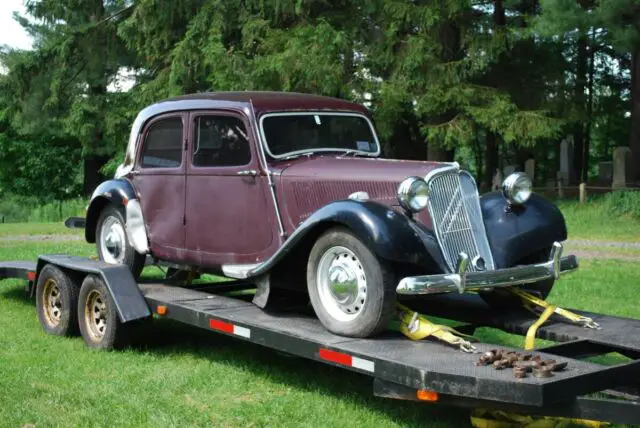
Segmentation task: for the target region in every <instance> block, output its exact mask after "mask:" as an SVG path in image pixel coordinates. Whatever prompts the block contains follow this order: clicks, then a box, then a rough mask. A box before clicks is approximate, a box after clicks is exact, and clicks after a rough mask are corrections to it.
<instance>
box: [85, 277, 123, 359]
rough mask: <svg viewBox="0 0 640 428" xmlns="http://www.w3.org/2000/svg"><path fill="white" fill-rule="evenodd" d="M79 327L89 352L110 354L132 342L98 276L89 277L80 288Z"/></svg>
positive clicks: (107, 291)
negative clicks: (113, 350) (93, 349)
mask: <svg viewBox="0 0 640 428" xmlns="http://www.w3.org/2000/svg"><path fill="white" fill-rule="evenodd" d="M78 324H79V326H80V333H81V334H82V337H83V339H84V343H86V345H87V346H88V347H89V348H95V349H106V350H109V349H114V348H122V347H124V346H125V345H126V344H127V343H128V342H129V334H128V326H127V325H125V324H122V323H121V322H120V319H119V318H118V311H117V310H116V305H115V302H114V300H113V298H112V297H111V293H110V292H109V290H108V289H107V286H106V285H105V283H104V281H103V280H102V278H100V277H99V276H97V275H87V277H86V278H85V279H84V281H83V282H82V286H81V287H80V295H79V297H78Z"/></svg>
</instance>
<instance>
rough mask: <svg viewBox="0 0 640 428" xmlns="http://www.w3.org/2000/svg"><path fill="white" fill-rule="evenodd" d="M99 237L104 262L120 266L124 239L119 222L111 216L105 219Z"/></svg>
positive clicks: (122, 259)
mask: <svg viewBox="0 0 640 428" xmlns="http://www.w3.org/2000/svg"><path fill="white" fill-rule="evenodd" d="M100 237H101V243H100V245H101V246H102V258H103V259H104V261H105V262H107V263H112V264H122V263H123V261H124V250H125V245H126V239H125V232H124V228H123V227H122V224H121V223H120V221H119V220H118V219H117V218H115V217H113V216H110V217H107V218H106V219H105V221H104V222H103V223H102V230H101V233H100Z"/></svg>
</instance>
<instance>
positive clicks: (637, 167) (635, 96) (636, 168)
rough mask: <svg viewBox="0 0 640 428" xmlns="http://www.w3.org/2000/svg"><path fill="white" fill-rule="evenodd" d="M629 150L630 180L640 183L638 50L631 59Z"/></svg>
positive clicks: (639, 56)
mask: <svg viewBox="0 0 640 428" xmlns="http://www.w3.org/2000/svg"><path fill="white" fill-rule="evenodd" d="M629 148H630V149H631V156H632V157H631V160H632V162H631V165H632V168H633V170H632V171H631V174H630V176H631V179H632V180H633V181H634V183H637V182H639V181H640V48H638V49H636V51H635V52H633V54H632V57H631V132H630V133H629Z"/></svg>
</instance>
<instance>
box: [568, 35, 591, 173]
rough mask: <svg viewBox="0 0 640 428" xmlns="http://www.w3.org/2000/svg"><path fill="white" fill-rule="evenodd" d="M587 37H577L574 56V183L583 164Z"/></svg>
mask: <svg viewBox="0 0 640 428" xmlns="http://www.w3.org/2000/svg"><path fill="white" fill-rule="evenodd" d="M588 59H589V58H588V55H587V38H586V36H585V35H584V34H582V35H581V36H580V37H579V38H578V54H577V57H576V87H575V103H576V107H577V109H578V113H579V117H578V122H577V123H576V124H575V125H574V131H573V165H572V171H571V177H569V179H570V180H571V181H572V182H573V183H576V182H577V181H579V180H580V178H581V176H582V174H581V172H582V166H583V154H584V123H583V121H584V120H585V96H584V91H585V86H586V75H587V61H588Z"/></svg>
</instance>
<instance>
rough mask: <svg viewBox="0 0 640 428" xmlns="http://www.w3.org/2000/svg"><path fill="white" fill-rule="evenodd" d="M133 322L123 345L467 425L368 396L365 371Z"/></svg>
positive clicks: (454, 413) (460, 414) (412, 419)
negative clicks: (187, 356)
mask: <svg viewBox="0 0 640 428" xmlns="http://www.w3.org/2000/svg"><path fill="white" fill-rule="evenodd" d="M0 295H1V296H2V297H3V298H6V299H11V300H13V301H16V302H21V303H24V305H29V306H35V302H34V301H33V300H32V299H30V298H28V296H26V294H25V293H24V290H23V289H22V288H19V287H17V286H14V287H11V288H9V289H7V290H4V291H0ZM34 310H35V308H34ZM136 327H137V328H136V337H137V339H136V340H135V341H134V344H133V345H132V346H131V348H129V349H131V350H134V351H140V352H145V353H148V354H152V355H155V356H156V357H161V358H165V357H166V358H170V357H171V356H172V355H175V354H177V353H188V354H190V355H193V356H196V357H198V358H202V359H206V360H209V361H216V362H219V363H223V364H226V365H230V366H235V367H238V368H240V369H242V370H250V371H251V372H252V373H253V374H254V375H255V376H258V377H260V378H266V379H269V380H270V381H272V382H275V383H281V384H284V385H288V386H290V387H293V388H296V389H298V390H305V391H312V392H319V393H320V394H322V395H330V396H333V397H336V398H338V399H348V400H350V401H351V402H354V403H355V404H358V405H363V406H367V407H370V408H372V409H375V410H376V411H378V412H381V413H384V414H385V415H386V416H388V417H389V418H390V419H392V420H394V421H397V422H398V423H401V424H403V425H407V426H416V427H418V426H425V425H429V424H433V423H436V424H437V422H440V423H442V424H444V425H451V426H466V425H468V424H469V413H468V411H466V410H460V409H455V410H453V409H452V408H450V407H445V406H430V405H428V404H423V403H416V402H405V401H394V400H388V399H381V398H377V397H374V396H373V392H372V387H373V378H371V377H369V376H366V375H362V374H358V373H353V372H350V371H347V370H344V369H340V368H337V367H332V366H328V365H325V364H322V363H318V362H315V361H310V360H307V359H303V358H299V357H295V356H292V355H289V354H284V353H281V352H278V351H275V350H272V349H269V348H265V347H263V346H258V345H255V344H252V343H248V342H244V341H242V340H240V339H235V338H231V337H228V336H224V335H221V334H217V333H214V332H211V331H208V330H204V329H198V328H195V327H191V326H188V325H185V324H181V323H178V322H176V321H171V320H164V319H153V321H150V322H144V323H142V324H140V325H138V326H136ZM425 358H427V357H426V356H425Z"/></svg>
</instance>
